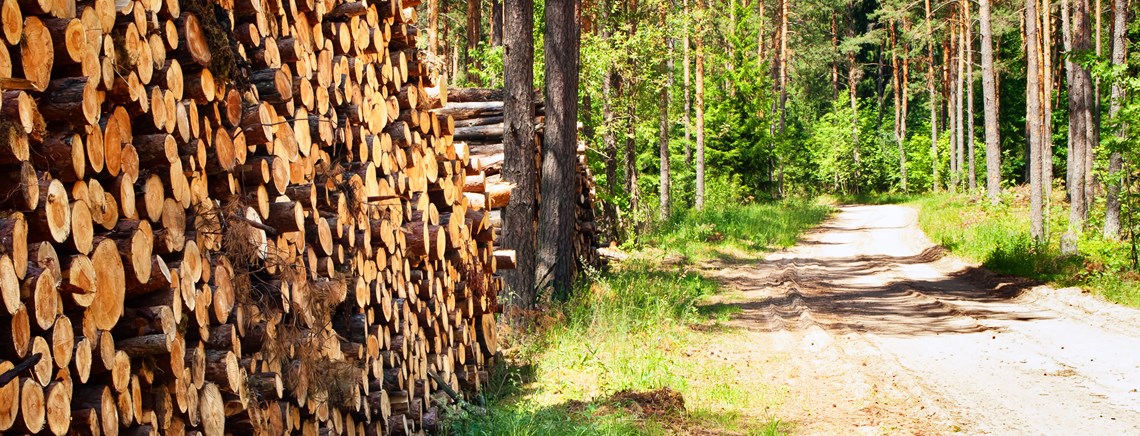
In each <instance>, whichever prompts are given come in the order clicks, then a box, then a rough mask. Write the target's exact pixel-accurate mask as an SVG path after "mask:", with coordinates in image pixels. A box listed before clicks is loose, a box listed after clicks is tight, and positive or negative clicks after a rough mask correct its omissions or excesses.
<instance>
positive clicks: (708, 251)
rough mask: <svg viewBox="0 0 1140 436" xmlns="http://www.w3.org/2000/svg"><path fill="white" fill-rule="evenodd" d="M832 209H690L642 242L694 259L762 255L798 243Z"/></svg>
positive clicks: (808, 205)
mask: <svg viewBox="0 0 1140 436" xmlns="http://www.w3.org/2000/svg"><path fill="white" fill-rule="evenodd" d="M831 211H832V208H831V207H830V206H828V205H826V204H823V203H821V202H817V201H813V200H804V199H789V200H785V201H781V202H775V203H748V204H741V205H735V206H723V207H714V208H708V209H705V210H701V211H698V210H690V211H686V212H682V213H678V214H675V215H674V216H672V217H671V218H670V219H669V220H667V221H664V222H662V223H660V224H659V225H658V226H657V228H656V229H655V230H654V231H653V232H650V234H649V235H647V236H645V237H644V238H642V240H641V241H640V242H641V246H648V247H657V248H661V249H664V250H666V251H669V252H675V253H677V254H680V255H683V256H685V257H688V258H694V259H702V258H713V257H725V253H726V252H728V251H734V252H736V253H743V254H752V255H757V254H759V253H762V252H764V251H769V250H772V249H775V248H783V247H789V246H792V245H795V243H796V239H797V238H799V235H800V234H801V233H803V232H804V231H805V230H807V229H810V228H811V227H813V226H815V225H817V224H819V223H820V222H822V221H823V220H824V219H825V218H827V216H828V215H830V214H831Z"/></svg>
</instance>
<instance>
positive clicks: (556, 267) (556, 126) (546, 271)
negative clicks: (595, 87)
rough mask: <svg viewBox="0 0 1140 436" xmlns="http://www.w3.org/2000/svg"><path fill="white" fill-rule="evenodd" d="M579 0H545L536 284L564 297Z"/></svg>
mask: <svg viewBox="0 0 1140 436" xmlns="http://www.w3.org/2000/svg"><path fill="white" fill-rule="evenodd" d="M578 5H579V3H578V0H547V1H546V7H545V8H544V15H545V17H544V18H545V21H546V34H545V35H546V37H545V42H544V44H543V46H544V48H545V52H546V62H545V64H546V106H545V109H546V121H545V123H546V129H545V131H544V132H543V142H542V204H541V205H540V207H539V215H538V218H539V220H538V222H539V223H541V225H540V226H539V227H540V231H539V236H540V238H539V244H538V267H537V268H536V278H537V281H536V283H537V285H538V286H539V288H540V289H541V288H545V287H547V286H548V285H549V286H550V287H552V288H553V291H554V294H553V295H555V296H556V297H558V298H559V299H565V298H566V297H567V296H568V295H569V291H570V288H571V286H572V285H573V281H574V274H575V270H576V266H577V265H576V262H577V259H575V257H574V230H575V227H576V225H577V222H578V216H577V207H578V194H579V192H578V183H577V180H578V153H577V152H578V65H579V59H578V48H579V46H580V44H579V40H580V33H581V27H580V23H579V22H578Z"/></svg>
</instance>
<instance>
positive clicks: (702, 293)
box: [449, 202, 829, 435]
mask: <svg viewBox="0 0 1140 436" xmlns="http://www.w3.org/2000/svg"><path fill="white" fill-rule="evenodd" d="M828 210H829V208H828V207H826V206H820V205H817V204H814V203H807V202H788V203H784V204H775V205H772V204H769V205H745V206H739V207H734V208H732V209H730V210H715V211H706V212H702V213H691V214H686V215H682V216H679V217H675V218H674V219H673V220H671V221H670V222H669V223H668V225H663V226H661V227H660V228H659V230H657V231H655V232H653V233H651V234H649V235H646V236H645V237H644V238H643V241H642V245H641V246H640V247H637V250H639V251H640V252H644V251H654V252H656V253H662V252H664V253H674V254H675V253H682V254H684V255H688V256H694V257H706V256H710V255H713V254H714V253H716V252H717V251H718V250H721V249H725V248H726V247H730V248H731V249H733V250H741V251H744V252H747V253H749V254H753V255H755V254H756V253H758V252H759V251H760V250H763V249H766V248H771V247H776V246H785V245H790V244H792V243H794V242H795V240H796V237H797V235H798V234H799V233H801V232H802V231H803V230H805V229H807V228H810V227H811V226H812V225H815V224H817V223H819V222H820V221H822V220H823V219H824V218H825V217H826V216H827V213H828ZM640 252H639V253H635V255H634V256H632V257H631V260H628V261H625V262H622V263H621V264H615V265H612V268H611V269H610V270H609V271H607V272H604V273H591V274H590V275H589V277H588V278H587V280H584V281H583V284H582V285H581V286H580V287H579V289H578V290H577V292H576V293H575V294H574V297H573V298H572V300H571V301H568V302H566V303H562V304H560V305H558V306H556V307H552V308H548V309H547V310H546V311H545V315H543V316H545V318H544V319H541V320H538V321H537V322H536V324H538V325H539V327H538V328H537V329H536V331H535V332H532V333H528V334H518V333H512V334H507V335H505V336H506V337H507V339H506V342H507V344H506V345H505V346H506V348H507V349H506V350H505V351H506V353H505V354H506V356H507V358H506V359H505V361H506V363H504V364H503V365H502V366H501V367H499V368H497V370H496V371H494V373H493V375H492V380H491V382H490V383H489V386H487V389H486V390H485V391H484V395H485V398H486V399H487V403H488V407H487V408H486V409H485V411H484V412H479V413H471V412H460V413H459V415H457V416H456V417H455V419H453V420H452V421H451V425H450V427H449V431H450V433H451V434H463V435H466V434H504V435H545V434H558V435H563V434H617V435H626V434H630V435H632V434H661V433H675V434H780V433H782V432H785V431H786V430H787V426H786V425H785V424H784V423H782V422H781V421H779V420H778V419H777V417H773V416H768V415H767V414H766V412H764V411H765V410H767V409H768V408H770V407H775V406H776V405H778V404H779V403H780V402H781V401H782V391H781V390H780V389H778V388H773V387H770V386H764V385H762V384H760V383H759V382H758V381H756V380H757V379H758V378H757V377H746V378H745V380H743V381H742V380H739V378H738V377H734V376H733V375H732V374H733V373H734V372H735V370H734V369H733V368H732V367H731V366H730V365H729V364H728V363H725V362H723V361H722V360H721V359H719V358H717V357H715V356H711V355H710V354H709V353H708V352H707V350H708V349H709V347H710V345H711V344H716V343H720V342H722V341H731V340H733V338H734V336H735V335H739V334H740V333H737V332H735V331H734V330H732V329H731V328H729V327H727V326H725V325H723V324H722V323H723V322H724V321H726V320H727V319H728V318H729V317H731V316H732V315H733V312H734V311H739V309H738V308H736V307H734V306H730V305H713V304H705V303H704V299H705V298H706V297H709V296H712V295H715V294H718V293H720V292H722V290H721V288H720V286H719V284H717V283H716V282H714V281H711V280H709V279H706V278H704V277H702V276H701V275H699V274H698V273H696V272H691V271H682V270H680V269H679V268H677V267H675V266H674V267H670V266H666V265H663V264H662V263H661V262H660V259H658V258H657V257H655V256H644V255H640V254H641V253H640Z"/></svg>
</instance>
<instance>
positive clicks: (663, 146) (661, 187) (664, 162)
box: [657, 7, 673, 220]
mask: <svg viewBox="0 0 1140 436" xmlns="http://www.w3.org/2000/svg"><path fill="white" fill-rule="evenodd" d="M665 18H666V13H665V8H664V7H663V8H662V9H661V26H662V27H664V26H665ZM665 43H666V44H667V46H668V49H669V52H668V55H667V56H666V57H665V62H664V65H663V67H664V68H662V69H663V70H664V73H665V77H666V79H665V86H664V87H662V88H661V91H660V94H661V95H660V96H659V100H658V111H660V113H661V120H660V122H659V124H660V125H659V126H658V129H659V132H658V138H657V141H658V144H657V147H658V153H659V154H660V156H659V157H658V158H659V159H660V161H661V163H660V170H661V175H660V179H659V180H658V189H657V198H658V199H659V200H660V205H659V206H660V207H659V209H658V211H657V215H658V216H657V217H658V218H659V219H661V220H665V219H666V218H668V217H669V90H670V89H673V40H672V39H667V40H666V42H665Z"/></svg>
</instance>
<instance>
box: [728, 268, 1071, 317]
mask: <svg viewBox="0 0 1140 436" xmlns="http://www.w3.org/2000/svg"><path fill="white" fill-rule="evenodd" d="M944 253H945V249H943V248H941V247H931V248H930V249H928V250H926V251H923V252H922V253H919V254H916V255H913V256H882V255H863V256H854V257H840V258H784V259H776V260H771V261H766V262H763V263H760V264H758V265H755V266H754V267H752V268H750V269H749V270H748V271H747V272H744V273H739V272H737V273H726V272H721V273H720V274H719V275H718V274H714V276H718V278H719V279H721V281H722V282H723V283H725V284H727V285H729V286H731V287H734V288H736V289H739V290H741V291H742V292H745V293H746V294H760V296H758V297H754V298H751V299H749V300H748V301H744V302H739V303H722V304H723V305H726V306H732V305H735V306H736V307H737V308H738V309H739V311H740V312H739V313H738V314H736V315H735V316H733V320H734V322H735V323H737V324H739V325H741V326H742V327H743V328H748V329H752V330H760V331H779V330H788V329H793V330H794V329H802V328H808V327H810V326H812V325H818V326H820V327H823V328H825V329H828V330H836V331H854V332H866V333H875V334H880V335H889V336H919V335H938V334H950V333H978V332H983V331H991V330H998V331H1000V330H1001V327H1000V325H1001V324H1002V323H1003V322H1018V321H1031V320H1038V319H1047V318H1049V317H1051V315H1050V314H1049V313H1048V312H1044V311H1034V310H1030V309H1028V308H1026V307H1025V306H1023V305H1017V304H1014V303H1015V300H1016V299H1017V298H1018V297H1019V296H1020V295H1022V294H1023V293H1024V292H1025V291H1026V290H1028V289H1030V288H1032V287H1033V286H1036V285H1038V284H1039V282H1036V281H1033V280H1029V279H1025V278H1021V277H1013V276H1005V275H998V274H994V273H992V272H990V271H988V270H986V269H983V268H976V267H970V268H966V269H964V270H961V271H958V272H956V273H953V274H950V275H947V276H941V275H939V277H937V278H933V279H928V280H915V279H897V280H892V281H888V282H887V283H885V284H883V283H882V282H878V283H876V280H875V277H874V275H876V274H882V275H883V276H888V277H889V276H891V275H895V276H898V275H899V274H893V273H896V272H900V271H902V270H903V269H906V268H908V267H910V266H913V265H920V264H926V263H930V262H933V261H936V260H938V259H939V258H941V257H942V256H943V255H944ZM765 295H766V296H765ZM717 310H721V311H727V310H731V309H726V308H723V307H720V308H718V309H717Z"/></svg>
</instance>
